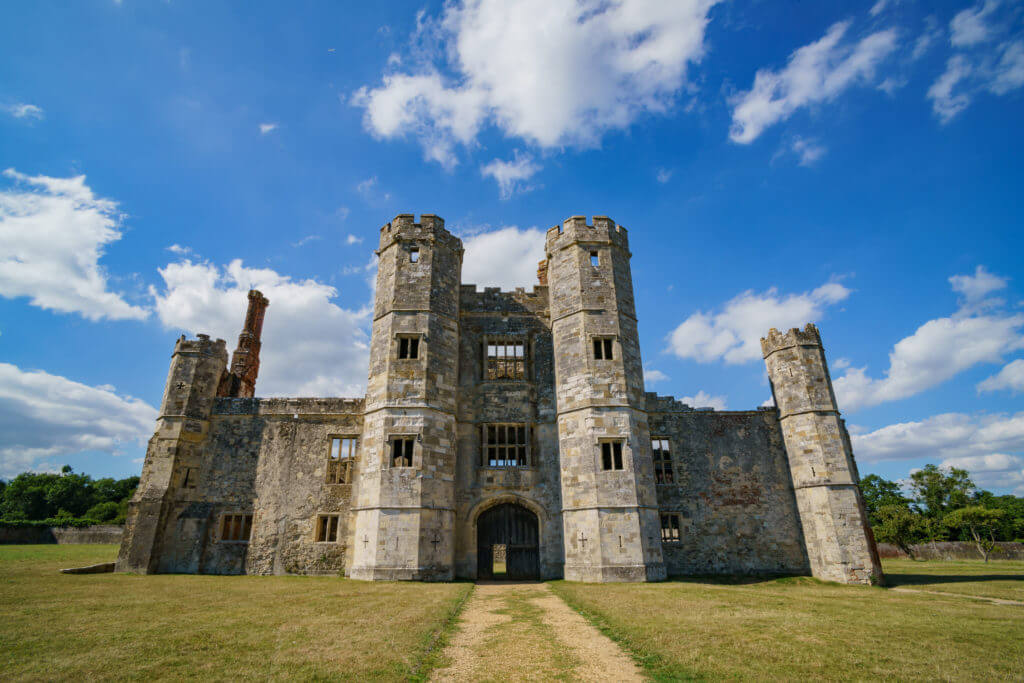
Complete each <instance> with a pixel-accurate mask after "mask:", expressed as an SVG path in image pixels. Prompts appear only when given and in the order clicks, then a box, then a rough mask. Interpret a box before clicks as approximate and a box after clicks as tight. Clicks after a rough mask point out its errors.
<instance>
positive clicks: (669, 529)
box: [658, 511, 683, 545]
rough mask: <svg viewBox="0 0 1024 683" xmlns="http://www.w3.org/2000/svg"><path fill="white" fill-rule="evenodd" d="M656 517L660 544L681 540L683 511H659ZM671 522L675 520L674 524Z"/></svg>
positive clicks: (674, 542)
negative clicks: (659, 532)
mask: <svg viewBox="0 0 1024 683" xmlns="http://www.w3.org/2000/svg"><path fill="white" fill-rule="evenodd" d="M658 519H659V527H660V528H661V543H662V545H676V544H678V543H682V542H683V513H681V512H661V511H659V512H658ZM673 522H675V524H674V525H673ZM673 536H674V538H673Z"/></svg>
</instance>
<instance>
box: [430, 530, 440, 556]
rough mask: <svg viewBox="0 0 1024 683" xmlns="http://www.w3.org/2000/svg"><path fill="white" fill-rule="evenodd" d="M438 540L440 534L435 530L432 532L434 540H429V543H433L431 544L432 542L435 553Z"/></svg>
mask: <svg viewBox="0 0 1024 683" xmlns="http://www.w3.org/2000/svg"><path fill="white" fill-rule="evenodd" d="M440 542H441V537H440V536H439V535H438V533H437V532H436V531H435V532H434V540H433V541H431V543H433V544H434V552H435V553H436V552H437V544H438V543H440Z"/></svg>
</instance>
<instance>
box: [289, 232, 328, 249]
mask: <svg viewBox="0 0 1024 683" xmlns="http://www.w3.org/2000/svg"><path fill="white" fill-rule="evenodd" d="M320 239H323V238H322V237H320V235H306V236H305V237H303V238H302V239H300V240H299V241H298V242H292V246H293V247H304V246H306V245H307V244H309V243H310V242H316V241H317V240H320Z"/></svg>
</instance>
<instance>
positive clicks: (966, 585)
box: [882, 560, 1024, 602]
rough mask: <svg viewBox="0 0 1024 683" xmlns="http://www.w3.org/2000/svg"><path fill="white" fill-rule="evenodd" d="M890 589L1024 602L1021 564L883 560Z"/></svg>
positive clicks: (1013, 562) (1023, 572) (1011, 562)
mask: <svg viewBox="0 0 1024 683" xmlns="http://www.w3.org/2000/svg"><path fill="white" fill-rule="evenodd" d="M882 568H883V570H884V571H885V575H886V577H887V578H888V583H889V585H891V586H903V587H906V588H915V589H918V590H927V591H941V592H943V593H961V594H964V595H980V596H982V597H986V598H1003V599H1004V600H1019V601H1021V602H1024V561H1020V560H991V561H989V562H988V563H987V564H986V563H985V562H982V561H980V560H959V561H950V562H945V561H940V560H929V561H927V562H917V561H914V560H883V561H882Z"/></svg>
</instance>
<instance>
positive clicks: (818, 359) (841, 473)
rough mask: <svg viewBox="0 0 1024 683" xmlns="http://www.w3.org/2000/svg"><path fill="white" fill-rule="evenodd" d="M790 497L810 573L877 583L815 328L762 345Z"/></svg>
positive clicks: (773, 335) (878, 572)
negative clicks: (786, 463)
mask: <svg viewBox="0 0 1024 683" xmlns="http://www.w3.org/2000/svg"><path fill="white" fill-rule="evenodd" d="M761 350H762V352H763V354H764V359H765V363H766V364H767V366H768V377H769V379H770V380H771V385H772V394H773V395H774V397H775V404H776V406H778V410H779V421H780V424H781V426H782V436H783V439H784V441H785V444H786V452H787V454H788V457H789V468H790V472H791V474H792V479H793V488H794V490H795V492H796V500H797V507H798V508H799V511H800V522H801V525H802V526H803V532H804V539H805V542H806V544H807V556H808V559H809V560H810V564H811V573H812V574H813V575H814V576H815V577H817V578H819V579H824V580H826V581H839V582H841V583H865V584H866V583H879V582H881V580H882V569H881V563H880V562H879V559H878V551H877V549H876V547H875V540H874V537H873V536H872V534H871V528H870V527H869V526H868V523H867V514H866V512H865V509H864V500H863V496H862V495H861V492H860V487H859V476H858V474H857V465H856V463H855V462H854V458H853V451H852V449H851V447H850V438H849V435H848V434H847V432H846V425H845V424H844V422H843V420H842V419H841V418H840V416H839V408H838V406H837V404H836V398H835V393H834V392H833V390H832V379H831V378H830V377H829V373H828V365H827V363H826V362H825V351H824V349H823V348H822V344H821V336H820V335H819V333H818V328H816V327H815V326H814V325H812V324H808V325H807V326H806V327H805V328H804V329H802V330H800V329H796V328H794V329H791V330H789V331H788V332H785V333H782V332H779V331H778V330H776V329H772V330H769V332H768V336H767V337H764V338H763V339H761Z"/></svg>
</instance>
